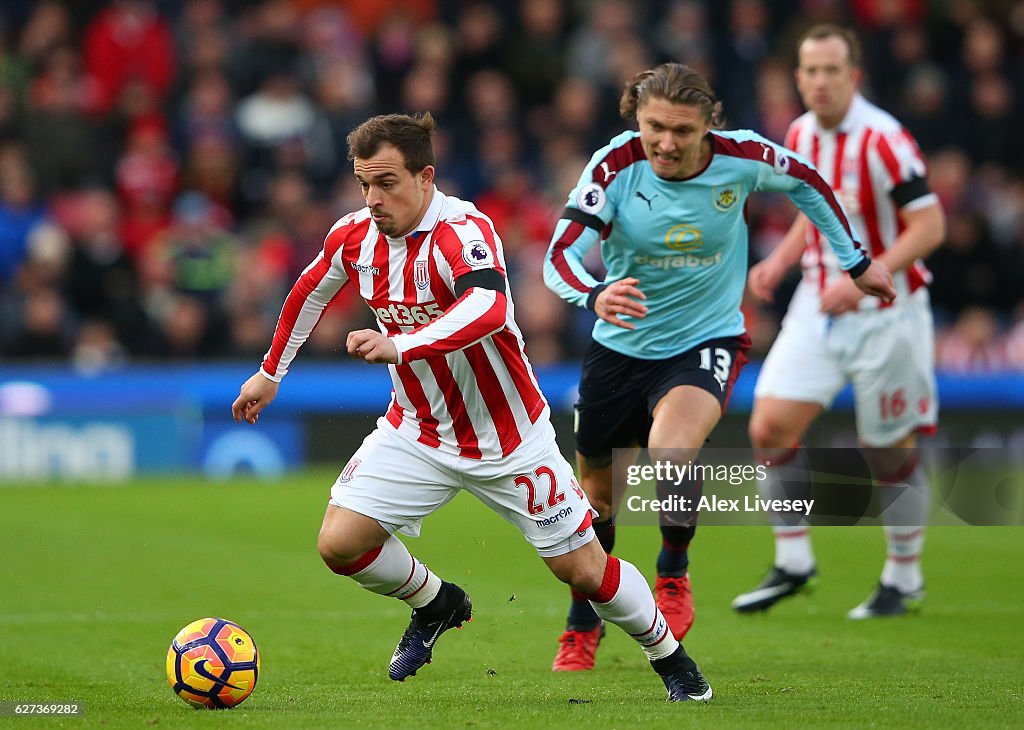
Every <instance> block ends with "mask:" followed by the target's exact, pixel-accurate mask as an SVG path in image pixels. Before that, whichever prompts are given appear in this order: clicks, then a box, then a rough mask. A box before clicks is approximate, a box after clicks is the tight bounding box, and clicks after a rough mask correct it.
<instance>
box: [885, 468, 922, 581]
mask: <svg viewBox="0 0 1024 730" xmlns="http://www.w3.org/2000/svg"><path fill="white" fill-rule="evenodd" d="M910 458H911V459H913V461H911V462H909V463H908V469H909V472H910V473H909V474H897V475H895V476H894V477H893V479H892V480H891V481H888V482H886V481H881V482H880V483H879V485H880V486H879V490H880V496H881V502H882V520H883V522H884V523H885V528H884V529H885V541H886V543H887V546H888V552H887V554H886V559H885V567H884V568H882V583H883V584H884V585H887V586H892V587H894V588H898V589H899V590H900V591H901V592H903V593H910V592H912V591H916V590H919V589H920V588H921V587H922V586H924V574H923V573H922V572H921V550H922V549H923V547H924V527H923V525H924V524H925V523H926V522H927V520H928V508H929V506H930V504H931V484H930V482H929V480H928V474H927V473H926V472H925V470H924V469H923V468H922V467H921V465H920V464H919V463H918V462H917V455H916V454H912V455H911V457H910Z"/></svg>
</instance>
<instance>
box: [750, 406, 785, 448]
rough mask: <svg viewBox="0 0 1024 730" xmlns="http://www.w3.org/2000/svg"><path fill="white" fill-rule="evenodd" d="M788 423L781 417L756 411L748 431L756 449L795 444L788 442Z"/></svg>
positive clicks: (752, 444) (751, 442)
mask: <svg viewBox="0 0 1024 730" xmlns="http://www.w3.org/2000/svg"><path fill="white" fill-rule="evenodd" d="M786 430H787V429H786V424H784V423H783V422H782V421H781V420H780V419H777V418H774V417H772V416H766V415H764V414H757V413H755V414H754V415H753V417H751V419H750V426H749V427H748V429H747V433H748V435H749V436H750V444H751V446H753V447H754V448H755V449H758V450H767V449H785V448H789V447H791V446H792V445H793V444H790V443H786Z"/></svg>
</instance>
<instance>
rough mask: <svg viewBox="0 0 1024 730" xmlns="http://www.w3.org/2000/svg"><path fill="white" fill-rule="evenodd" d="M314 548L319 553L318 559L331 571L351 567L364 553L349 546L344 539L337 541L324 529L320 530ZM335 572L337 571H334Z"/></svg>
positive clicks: (330, 532) (356, 546)
mask: <svg viewBox="0 0 1024 730" xmlns="http://www.w3.org/2000/svg"><path fill="white" fill-rule="evenodd" d="M316 548H317V551H318V552H319V553H320V559H321V560H323V561H324V563H325V564H326V565H327V567H328V568H330V569H331V570H335V569H336V568H343V567H345V566H346V565H351V564H352V563H354V562H355V561H356V560H358V559H359V558H360V557H362V555H363V554H364V553H365V552H366V551H365V550H362V549H360V547H359V546H358V545H355V544H351V543H350V542H349V541H347V540H344V539H339V538H338V536H337V535H336V534H335V533H334V531H332V530H328V529H325V528H321V529H320V535H319V536H318V537H317V541H316ZM335 572H337V571H336V570H335Z"/></svg>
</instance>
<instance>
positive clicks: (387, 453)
mask: <svg viewBox="0 0 1024 730" xmlns="http://www.w3.org/2000/svg"><path fill="white" fill-rule="evenodd" d="M460 489H465V490H466V491H468V492H470V493H471V494H473V495H474V496H476V497H477V498H478V499H479V500H480V501H481V502H483V503H484V504H486V505H487V506H488V507H490V508H491V509H492V510H494V511H495V512H497V513H498V514H499V515H500V516H501V517H503V518H505V519H506V520H508V521H509V522H511V523H512V524H513V525H515V526H516V527H518V528H519V530H520V532H522V533H523V536H524V537H525V538H526V539H527V541H529V543H530V544H531V545H533V547H534V548H535V549H536V550H537V552H538V553H539V554H540V555H541V556H542V557H555V556H557V555H564V554H565V553H569V552H572V551H573V550H575V549H576V548H579V547H582V546H583V545H585V544H587V543H588V542H590V541H591V540H592V539H593V538H594V530H593V528H591V527H590V526H589V525H590V519H591V518H592V516H593V515H594V514H596V513H594V512H592V511H591V507H590V503H589V502H588V501H587V498H586V495H585V494H584V493H583V490H582V489H581V488H580V486H579V483H578V482H577V481H576V477H575V475H574V474H573V470H572V467H571V466H570V465H569V462H567V461H566V460H565V457H563V456H562V454H561V452H560V451H559V450H558V446H557V445H556V443H555V430H554V428H552V426H551V423H550V422H549V421H547V420H546V419H544V420H543V421H540V422H538V423H536V424H534V427H533V428H532V429H531V431H530V433H529V434H528V435H527V437H526V439H525V440H524V441H523V443H522V444H520V445H519V447H518V448H517V449H516V450H515V451H513V452H512V453H511V454H509V455H508V456H507V457H505V458H504V459H498V460H491V461H480V460H477V459H467V458H464V457H460V456H455V455H453V454H447V453H444V452H441V451H438V450H437V449H434V448H431V447H429V446H426V445H424V444H421V443H419V442H418V441H413V440H411V439H408V438H406V437H405V436H403V435H401V434H399V433H398V432H397V431H396V430H395V428H394V427H393V426H392V425H391V424H390V423H388V422H387V421H386V420H385V419H383V418H381V419H379V420H378V421H377V428H376V429H375V430H374V431H373V432H372V433H370V435H368V436H367V437H366V438H365V439H364V440H363V444H362V446H360V447H359V449H358V450H357V451H356V452H355V454H353V455H352V458H351V459H350V460H349V462H348V464H347V465H346V466H345V468H344V469H343V470H342V472H341V474H340V475H339V476H338V479H337V480H336V481H335V483H334V486H333V487H332V488H331V499H330V503H331V504H334V505H336V506H339V507H345V508H347V509H350V510H352V511H353V512H358V513H360V514H363V515H366V516H367V517H372V518H373V519H375V520H377V521H378V522H380V523H381V525H382V526H383V527H384V529H386V530H387V531H388V532H389V533H394V532H395V531H400V532H402V533H404V534H406V535H411V536H413V537H416V536H418V535H419V533H420V526H421V522H422V520H423V518H424V517H426V516H427V515H429V514H431V513H433V512H434V511H435V510H437V509H438V508H440V507H441V506H443V505H444V504H446V503H447V502H449V501H450V500H451V499H452V498H453V497H454V496H455V495H456V494H457V493H458V491H459V490H460ZM584 525H585V526H584Z"/></svg>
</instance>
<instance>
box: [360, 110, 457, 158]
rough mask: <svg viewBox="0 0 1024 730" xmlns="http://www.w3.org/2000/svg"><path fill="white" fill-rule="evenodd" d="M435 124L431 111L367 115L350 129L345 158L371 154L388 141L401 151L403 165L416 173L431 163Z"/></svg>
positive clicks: (370, 155)
mask: <svg viewBox="0 0 1024 730" xmlns="http://www.w3.org/2000/svg"><path fill="white" fill-rule="evenodd" d="M436 126H437V124H436V123H435V122H434V118H433V117H432V116H431V115H430V112H424V113H423V114H417V115H415V116H410V115H408V114H382V115H380V116H376V117H370V118H369V119H367V120H366V121H365V122H363V123H362V124H360V125H359V126H358V127H356V128H355V129H353V130H352V131H351V132H349V135H348V137H347V138H346V140H345V141H346V142H348V159H350V160H354V159H355V158H357V157H363V158H365V157H373V156H374V155H375V154H377V152H378V151H380V146H381V145H382V144H390V145H393V146H394V147H396V148H397V149H398V151H399V152H401V153H402V157H403V158H405V168H406V169H407V170H408V171H409V172H411V173H417V172H419V171H420V170H422V169H423V168H424V167H426V166H427V165H433V164H434V145H433V144H432V142H431V136H432V135H433V133H434V128H435V127H436Z"/></svg>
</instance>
